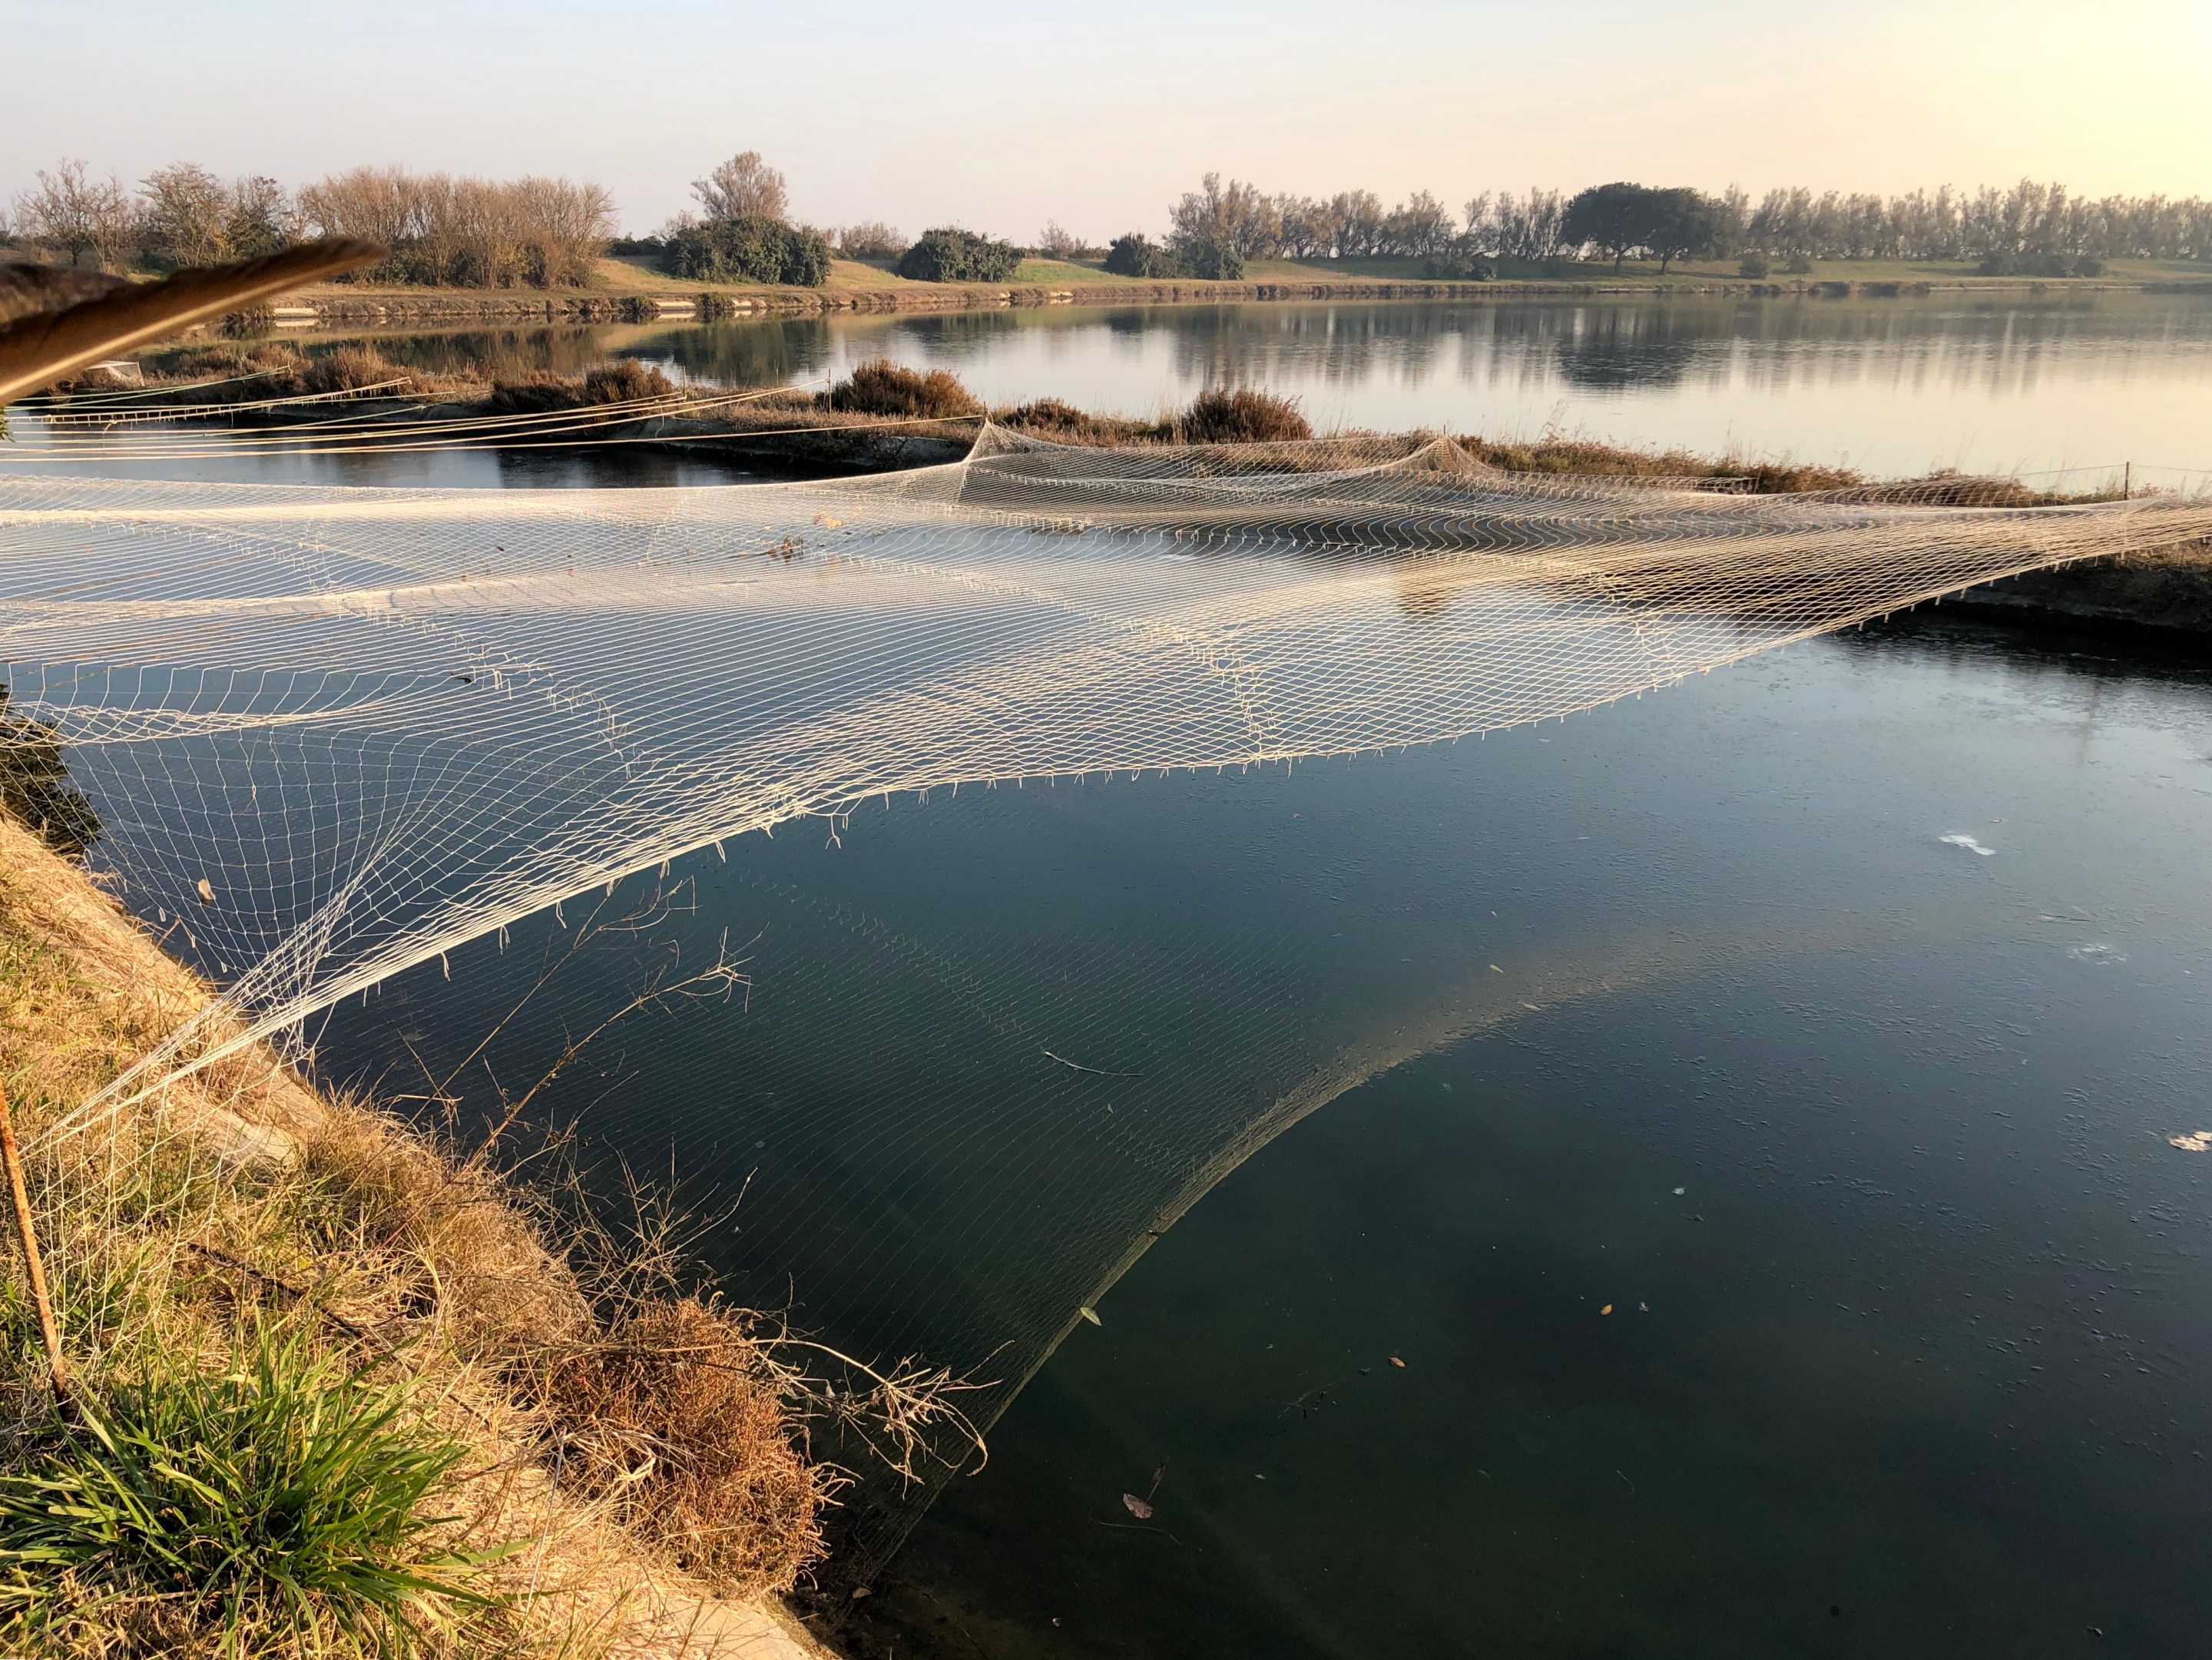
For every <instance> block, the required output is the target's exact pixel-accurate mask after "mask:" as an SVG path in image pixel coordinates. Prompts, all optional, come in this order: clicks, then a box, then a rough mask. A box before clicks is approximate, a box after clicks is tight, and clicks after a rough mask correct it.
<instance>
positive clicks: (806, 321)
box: [624, 317, 836, 386]
mask: <svg viewBox="0 0 2212 1660" xmlns="http://www.w3.org/2000/svg"><path fill="white" fill-rule="evenodd" d="M835 350H836V343H835V341H834V339H833V338H832V336H831V332H830V326H829V320H828V319H826V318H821V317H771V318H765V319H760V320H758V321H743V322H723V323H704V324H700V325H696V326H694V327H690V328H678V329H671V330H669V331H667V332H666V333H665V334H656V335H653V336H651V337H648V338H647V339H645V340H641V341H640V342H638V343H637V344H635V345H634V346H632V347H630V348H629V350H627V351H626V352H625V354H624V355H625V356H636V357H644V358H649V359H651V360H653V362H661V363H673V364H674V365H675V366H676V367H677V368H679V369H681V370H682V371H683V372H684V378H685V379H686V380H704V381H708V382H710V383H711V384H713V385H715V386H782V385H784V384H785V383H786V382H787V381H792V380H807V379H810V378H811V377H812V376H814V375H815V374H819V373H820V372H821V370H822V368H823V366H824V365H826V364H828V363H829V362H831V361H832V356H833V354H834V352H835Z"/></svg>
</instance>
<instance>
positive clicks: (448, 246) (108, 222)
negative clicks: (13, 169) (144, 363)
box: [0, 161, 615, 288]
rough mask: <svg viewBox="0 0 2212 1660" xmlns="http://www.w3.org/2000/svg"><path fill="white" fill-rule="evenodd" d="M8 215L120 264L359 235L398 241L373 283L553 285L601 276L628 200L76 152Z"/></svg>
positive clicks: (565, 182)
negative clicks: (116, 172) (88, 158)
mask: <svg viewBox="0 0 2212 1660" xmlns="http://www.w3.org/2000/svg"><path fill="white" fill-rule="evenodd" d="M614 229H615V204H614V198H613V197H611V195H609V194H608V193H607V192H605V190H603V189H601V188H600V187H599V185H593V184H578V183H576V182H574V181H573V180H571V179H551V178H524V179H472V178H465V177H455V176H454V175H453V174H449V173H410V172H408V171H407V170H406V169H405V168H404V167H354V168H351V169H349V170H348V171H346V172H343V173H331V174H330V175H328V176H327V177H325V178H323V179H318V180H316V181H315V182H314V183H313V184H310V185H303V186H301V188H300V189H299V190H297V191H296V192H295V191H289V190H287V189H286V188H285V187H284V186H283V185H281V184H279V183H278V182H277V181H276V179H271V178H267V177H265V176H251V177H247V178H242V179H222V178H220V177H218V176H217V175H216V173H213V172H211V171H210V170H209V169H208V168H206V167H200V166H198V165H197V164H196V163H192V162H177V163H174V164H173V165H171V166H168V167H156V168H155V169H154V171H153V172H151V173H148V174H147V175H146V177H145V178H144V179H143V180H141V181H140V183H139V185H138V187H137V190H135V191H133V190H131V189H129V188H126V187H125V185H124V184H123V183H122V181H121V180H120V179H117V178H115V177H114V176H113V175H112V174H111V175H110V176H108V177H107V178H106V179H100V178H96V177H94V175H93V174H92V173H91V172H90V171H89V170H88V168H87V167H86V166H85V164H84V163H83V162H82V161H62V162H61V163H59V164H58V166H57V167H55V168H54V169H53V170H52V172H46V171H41V172H40V173H39V174H38V175H37V183H36V184H35V185H33V188H31V189H30V190H28V191H26V192H23V193H21V195H19V196H17V197H16V198H15V204H14V211H13V214H12V215H11V216H9V222H7V223H5V224H0V232H5V233H6V234H7V235H8V238H9V240H15V241H18V242H22V243H27V244H30V245H31V246H35V247H38V248H40V249H43V250H46V251H47V252H51V253H54V254H57V255H59V256H61V257H62V258H66V259H67V260H68V261H69V262H70V264H72V265H98V266H100V267H101V268H103V269H106V270H111V271H128V270H130V269H132V268H133V267H140V268H143V269H147V270H152V271H170V270H174V269H177V268H178V267H180V266H185V265H217V264H221V263H222V262H224V261H226V260H232V259H250V258H254V257H256V256H257V255H260V254H264V253H270V252H275V251H276V249H278V248H281V247H284V246H289V244H292V243H295V242H299V241H304V240H311V239H313V238H316V237H322V236H357V237H364V238H367V239H368V240H371V241H374V242H380V243H382V244H383V245H384V246H386V248H388V249H390V250H391V254H390V257H389V258H386V260H385V261H384V262H383V263H382V264H380V265H377V266H375V267H374V268H372V269H371V270H369V271H366V272H363V273H362V277H361V279H360V280H362V281H366V282H380V283H425V284H438V285H446V286H452V287H458V288H516V287H526V288H552V287H560V286H564V285H579V284H581V283H586V282H588V281H589V280H590V278H591V276H592V262H593V261H594V260H596V259H597V258H599V256H600V255H601V254H602V253H604V252H605V250H606V246H607V242H608V240H609V239H610V238H611V236H612V235H613V234H614Z"/></svg>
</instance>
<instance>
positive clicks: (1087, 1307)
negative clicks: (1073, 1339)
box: [1076, 1303, 1105, 1326]
mask: <svg viewBox="0 0 2212 1660" xmlns="http://www.w3.org/2000/svg"><path fill="white" fill-rule="evenodd" d="M1076 1312H1077V1313H1078V1314H1079V1315H1081V1316H1083V1317H1084V1318H1085V1320H1088V1321H1089V1322H1090V1323H1091V1324H1092V1325H1094V1326H1103V1325H1104V1324H1105V1322H1104V1321H1103V1320H1101V1319H1100V1318H1099V1317H1098V1310H1097V1309H1094V1308H1092V1307H1091V1304H1088V1303H1085V1304H1084V1305H1083V1306H1082V1307H1081V1308H1079V1309H1078V1310H1076Z"/></svg>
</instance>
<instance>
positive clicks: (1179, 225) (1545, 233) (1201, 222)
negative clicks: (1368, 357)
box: [1168, 173, 2212, 264]
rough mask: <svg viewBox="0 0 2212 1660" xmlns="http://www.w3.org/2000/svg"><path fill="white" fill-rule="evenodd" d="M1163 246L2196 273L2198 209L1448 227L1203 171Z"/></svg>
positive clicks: (1745, 216)
mask: <svg viewBox="0 0 2212 1660" xmlns="http://www.w3.org/2000/svg"><path fill="white" fill-rule="evenodd" d="M1168 217H1169V233H1168V245H1169V246H1170V247H1186V248H1188V247H1196V246H1203V245H1206V244H1217V245H1220V246H1226V247H1228V248H1231V249H1233V250H1234V251H1235V252H1236V253H1237V255H1239V256H1240V257H1241V258H1244V259H1255V258H1292V259H1313V258H1378V257H1383V258H1389V257H1395V258H1413V259H1425V260H1432V261H1449V260H1450V259H1453V258H1458V259H1459V260H1461V261H1462V262H1471V261H1473V260H1474V259H1478V258H1480V259H1492V260H1495V259H1511V260H1517V261H1522V262H1526V263H1532V264H1541V263H1542V262H1545V261H1547V260H1555V259H1569V258H1579V257H1581V256H1583V255H1584V254H1587V253H1589V252H1591V251H1592V250H1595V251H1598V252H1602V253H1604V254H1605V255H1607V257H1608V258H1613V259H1614V260H1615V261H1616V262H1619V261H1620V260H1622V259H1624V258H1632V257H1650V258H1656V259H1660V260H1662V262H1671V260H1673V259H1674V258H1682V257H1685V256H1689V257H1695V258H1710V257H1712V256H1715V255H1719V256H1722V257H1725V258H1743V257H1746V256H1762V257H1765V258H1782V259H1803V260H1813V259H1826V260H1866V259H1883V260H1916V261H1933V260H1960V259H1971V260H1977V261H1986V260H1988V259H1989V258H1990V257H1991V256H1997V257H1999V258H2005V257H2010V258H2023V257H2029V256H2038V255H2041V256H2049V257H2062V258H2090V259H2100V260H2101V259H2115V258H2136V259H2200V260H2212V200H2206V199H2204V198H2199V197H2184V198H2169V197H2165V196H2144V197H2124V196H2106V197H2102V198H2088V197H2081V196H2076V195H2075V194H2073V193H2072V192H2069V190H2068V189H2067V188H2066V187H2065V186H2064V185H2045V184H2038V183H2036V182H2034V181H2033V180H2028V179H2023V180H2022V181H2021V182H2020V183H2019V184H2017V185H2013V186H2012V187H2011V188H2010V189H2008V190H1998V189H1996V188H1994V187H1990V186H1984V187H1982V188H1980V189H1978V190H1975V191H1971V192H1966V191H1954V190H1953V189H1951V188H1950V187H1949V186H1948V185H1947V186H1945V187H1943V188H1942V189H1940V190H1936V191H1934V192H1929V191H1925V190H1921V191H1914V192H1911V193H1909V194H1905V195H1899V196H1889V197H1884V196H1879V195H1874V194H1868V193H1858V194H1846V193H1844V192H1839V191H1829V192H1826V193H1824V194H1821V195H1818V196H1816V195H1814V192H1811V191H1810V190H1807V189H1804V188H1802V187H1799V188H1792V189H1781V190H1773V191H1769V192H1766V194H1765V196H1764V197H1762V198H1760V199H1759V201H1758V202H1756V203H1753V201H1752V199H1751V198H1750V197H1749V196H1748V195H1747V194H1746V193H1745V192H1742V191H1741V190H1739V189H1736V188H1735V187H1733V186H1731V187H1730V188H1729V189H1728V190H1726V191H1724V192H1721V193H1720V194H1718V195H1710V194H1707V193H1705V192H1701V191H1697V190H1693V189H1689V188H1685V187H1676V188H1672V189H1653V188H1651V187H1649V186H1645V185H1635V184H1630V183H1626V182H1616V183H1613V184H1607V185H1594V186H1592V187H1591V188H1589V189H1588V190H1584V191H1580V192H1574V193H1572V194H1570V193H1568V192H1564V191H1547V190H1531V191H1529V192H1528V193H1527V194H1526V195H1516V194H1515V193H1514V192H1510V191H1504V192H1498V193H1496V194H1494V195H1493V194H1491V193H1488V192H1485V193H1483V194H1480V195H1478V196H1475V197H1474V198H1470V199H1469V200H1468V202H1467V203H1466V204H1465V206H1464V208H1463V209H1462V211H1461V212H1460V213H1458V214H1456V215H1455V214H1454V212H1453V211H1452V210H1450V209H1449V208H1448V207H1446V206H1445V205H1444V204H1443V202H1442V201H1441V200H1439V199H1438V198H1437V197H1436V196H1434V195H1433V194H1431V192H1427V191H1416V192H1413V194H1412V195H1411V196H1409V197H1408V198H1406V199H1405V200H1404V201H1402V202H1401V203H1399V204H1397V205H1396V206H1395V207H1385V206H1384V204H1383V198H1381V197H1379V196H1377V195H1376V193H1375V192H1372V191H1346V192H1340V193H1339V194H1337V195H1335V196H1333V197H1330V198H1327V199H1325V200H1324V199H1322V198H1316V197H1306V196H1295V195H1279V196H1271V195H1269V194H1267V192H1263V191H1261V190H1260V189H1259V188H1258V187H1256V186H1255V185H1249V184H1247V183H1245V182H1243V180H1240V179H1231V180H1230V181H1229V182H1228V183H1227V184H1223V183H1222V182H1221V179H1220V175H1218V173H1208V174H1206V177H1205V178H1204V179H1202V180H1201V181H1200V188H1199V189H1198V190H1196V191H1193V192H1186V193H1185V194H1184V195H1183V196H1182V198H1181V199H1180V200H1178V201H1177V202H1176V204H1174V206H1173V207H1171V208H1170V210H1169V216H1168Z"/></svg>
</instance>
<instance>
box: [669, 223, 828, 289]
mask: <svg viewBox="0 0 2212 1660" xmlns="http://www.w3.org/2000/svg"><path fill="white" fill-rule="evenodd" d="M660 268H661V269H662V270H663V271H666V272H668V274H669V275H670V276H671V277H685V278H688V279H690V280H691V281H693V282H699V283H784V284H787V285H788V286H790V287H793V288H805V289H818V288H820V287H821V286H822V285H823V283H827V282H828V281H829V243H827V242H826V241H824V240H823V239H822V237H821V236H820V234H818V233H817V232H814V231H811V230H806V229H804V228H800V227H799V226H796V225H787V224H785V223H784V222H782V221H781V219H770V218H768V217H766V216H763V215H760V214H741V215H739V216H737V217H736V218H733V219H710V220H708V222H706V223H705V224H703V225H689V226H686V227H684V228H683V229H681V230H678V231H677V232H675V233H674V234H672V235H671V236H670V237H669V238H668V241H667V245H666V246H665V248H664V249H663V250H662V252H661V255H660Z"/></svg>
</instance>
